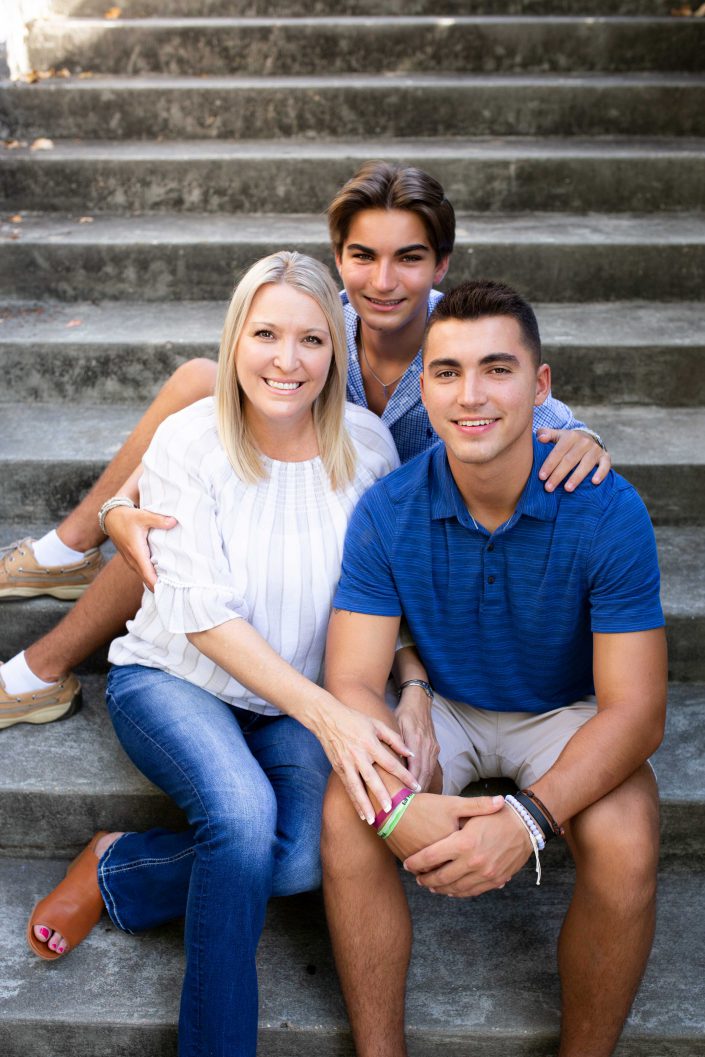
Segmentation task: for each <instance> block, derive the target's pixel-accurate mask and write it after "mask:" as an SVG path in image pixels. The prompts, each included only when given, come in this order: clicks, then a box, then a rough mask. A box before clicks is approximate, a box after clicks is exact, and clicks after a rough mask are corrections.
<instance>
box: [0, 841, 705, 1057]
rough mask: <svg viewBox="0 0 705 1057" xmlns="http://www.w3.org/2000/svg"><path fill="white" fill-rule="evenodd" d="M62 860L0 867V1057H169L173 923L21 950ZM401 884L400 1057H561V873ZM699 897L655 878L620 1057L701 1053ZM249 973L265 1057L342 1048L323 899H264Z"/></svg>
mask: <svg viewBox="0 0 705 1057" xmlns="http://www.w3.org/2000/svg"><path fill="white" fill-rule="evenodd" d="M85 836H88V834H86V835H85ZM65 865H66V864H65V862H63V861H58V860H56V859H53V860H50V861H46V862H38V861H36V860H34V861H31V860H29V861H28V860H24V859H6V860H2V861H0V892H1V893H2V896H1V897H0V899H1V900H2V902H1V903H0V906H2V916H3V920H4V922H5V932H6V939H5V944H4V953H3V957H2V962H3V976H4V979H5V981H6V984H5V987H4V988H3V993H2V996H0V1046H2V1052H3V1054H4V1055H5V1057H46V1054H47V1053H64V1052H72V1053H79V1054H91V1057H123V1055H124V1054H128V1053H129V1054H135V1053H139V1054H140V1057H173V1054H174V1053H175V1047H176V1020H177V1015H178V996H179V991H180V985H181V977H182V973H183V956H182V949H181V928H180V926H178V925H174V926H170V927H168V928H161V929H155V930H154V931H153V932H150V933H148V934H145V935H142V936H139V937H135V936H128V935H126V934H125V933H120V932H118V930H117V929H115V928H114V927H113V926H112V925H111V924H110V922H109V921H108V919H107V917H106V918H104V919H103V921H102V922H101V924H100V925H99V926H98V927H97V928H96V929H94V930H93V932H92V933H91V935H90V937H89V938H88V939H87V940H86V941H85V942H84V943H83V944H82V945H81V947H80V949H78V950H76V951H74V952H73V953H71V954H70V955H69V956H68V957H67V958H66V960H65V962H64V961H62V964H61V967H59V966H58V964H55V965H54V966H53V968H51V969H50V968H49V967H48V965H47V964H46V963H40V961H39V960H38V959H36V958H35V957H34V956H33V955H31V954H30V953H28V951H27V948H26V944H25V939H24V929H25V926H26V921H27V917H28V915H29V913H30V911H31V909H32V906H33V904H34V902H35V901H36V900H37V899H39V898H41V897H42V896H44V895H45V894H46V893H47V892H48V891H49V890H50V889H51V888H52V886H53V885H55V884H56V883H57V882H58V881H59V880H60V879H61V877H62V875H63V872H64V869H65ZM404 884H405V887H406V890H407V894H408V897H409V900H410V903H411V908H412V914H413V917H414V924H415V947H414V957H413V959H412V965H411V971H410V977H409V991H408V997H407V1009H406V1014H407V1017H406V1019H407V1030H408V1036H409V1054H410V1057H441V1055H442V1057H467V1054H468V1052H469V1050H468V1047H471V1050H472V1053H473V1054H474V1055H477V1057H529V1055H531V1057H548V1054H549V1053H555V1048H556V1042H557V1031H558V1008H559V994H558V983H557V979H556V970H555V944H556V939H557V934H558V929H559V927H560V922H561V920H562V918H563V915H564V913H565V910H566V907H567V905H568V901H569V898H570V891H571V886H572V874H571V872H570V871H569V870H566V869H564V870H560V869H555V870H553V871H548V870H547V871H546V873H545V874H544V880H543V881H542V884H541V887H540V888H537V887H536V886H535V885H534V884H533V882H532V874H531V872H530V871H529V870H528V869H525V870H524V871H523V872H522V873H521V874H519V875H518V876H517V878H516V879H515V880H514V881H512V884H511V887H510V886H507V888H505V889H504V890H502V891H497V892H491V893H488V894H486V895H484V896H482V898H481V900H480V901H478V900H467V901H466V900H448V899H441V898H440V897H433V896H431V895H429V894H428V893H425V892H422V891H421V890H420V889H419V887H418V885H416V884H414V883H413V881H412V880H411V879H410V878H409V877H408V876H405V877H404ZM703 898H705V883H704V881H703V876H702V874H698V873H696V872H693V873H692V874H690V875H688V874H685V873H681V872H673V871H666V872H664V873H663V875H662V877H661V881H660V899H659V905H658V924H657V930H656V939H655V944H654V949H653V952H652V955H651V960H650V963H649V966H648V968H647V971H646V975H645V978H644V981H643V983H642V985H641V989H640V992H639V995H638V996H637V999H636V1002H635V1005H634V1008H633V1011H632V1014H631V1016H630V1018H629V1021H628V1023H627V1026H626V1028H625V1032H624V1036H623V1039H622V1042H621V1043H620V1045H619V1048H618V1050H617V1051H616V1057H702V1055H703V1054H705V1043H703V1015H702V1010H703V1008H704V1005H705V984H704V983H703V974H702V973H693V974H690V973H684V972H683V962H684V959H687V962H688V964H695V965H699V964H700V963H701V962H702V957H703V955H702V938H701V932H700V930H698V929H694V928H693V907H696V906H698V905H702V901H703ZM258 969H259V981H260V1038H259V1046H258V1053H261V1054H262V1057H350V1055H351V1053H352V1044H351V1041H350V1038H349V1034H348V1028H347V1022H346V1019H345V1014H344V1008H343V1003H342V999H341V997H340V992H339V989H338V984H337V980H336V976H335V972H334V969H333V964H332V958H331V953H330V947H329V942H328V938H327V934H326V928H325V922H324V917H323V910H322V906H321V901H320V897H319V896H318V894H316V893H314V894H312V895H307V896H298V897H293V898H291V899H280V900H273V901H272V903H271V904H270V908H269V914H268V917H267V924H266V927H265V931H264V934H263V937H262V940H261V943H260V947H259V952H258ZM517 979H521V980H522V986H521V987H517V986H516V981H517ZM128 981H129V982H128Z"/></svg>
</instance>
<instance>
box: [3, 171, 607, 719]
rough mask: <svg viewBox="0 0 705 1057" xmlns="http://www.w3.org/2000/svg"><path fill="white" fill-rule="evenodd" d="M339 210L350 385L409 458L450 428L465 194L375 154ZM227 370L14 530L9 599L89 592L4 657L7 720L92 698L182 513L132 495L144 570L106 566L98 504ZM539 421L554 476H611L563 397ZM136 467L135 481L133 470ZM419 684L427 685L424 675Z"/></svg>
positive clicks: (155, 412)
mask: <svg viewBox="0 0 705 1057" xmlns="http://www.w3.org/2000/svg"><path fill="white" fill-rule="evenodd" d="M328 221H329V230H330V235H331V241H332V243H333V247H334V250H335V256H336V263H337V266H338V270H339V272H340V276H341V278H342V281H343V284H344V286H345V291H344V293H343V294H342V295H341V296H342V298H343V302H344V309H345V318H346V329H347V337H348V348H349V354H350V369H349V381H348V399H349V400H351V401H352V402H353V403H356V404H361V405H363V406H367V407H369V408H370V409H371V410H373V411H375V412H376V413H377V414H378V415H380V416H381V417H382V420H383V421H384V422H385V423H386V424H387V426H389V428H390V430H391V432H392V435H393V437H394V440H395V442H396V444H397V447H398V449H399V455H400V458H401V460H402V462H404V461H406V460H407V459H409V458H411V457H412V456H414V455H417V454H418V453H419V452H421V451H424V450H426V449H427V448H428V447H430V446H431V445H432V444H434V443H435V442H436V441H437V439H438V438H437V437H436V435H435V433H434V431H433V429H432V427H431V426H430V424H429V421H428V417H427V415H426V412H425V410H424V408H423V406H422V404H421V400H420V395H419V386H418V377H419V374H420V371H421V357H420V346H421V339H422V336H423V331H424V327H425V325H426V319H427V316H428V312H429V311H430V310H431V309H432V308H433V305H434V304H435V303H436V301H437V300H438V298H439V297H440V296H441V295H440V294H439V293H437V292H436V291H435V290H434V289H433V287H434V285H435V284H438V283H440V282H441V281H442V279H443V277H444V276H445V274H446V271H447V269H448V262H449V258H450V254H451V251H452V249H453V242H454V237H455V215H454V213H453V207H452V206H451V204H450V202H448V200H447V199H446V197H445V194H444V192H443V188H442V187H441V185H440V184H439V183H438V181H437V180H435V179H433V177H431V176H429V175H428V174H427V173H424V172H422V171H421V170H419V169H411V168H407V169H402V168H395V167H393V166H389V165H387V164H385V163H383V162H369V163H367V164H366V165H364V166H363V167H362V169H360V171H359V172H358V173H357V174H356V175H355V176H354V177H353V178H352V179H351V180H350V181H349V182H348V183H347V184H345V186H344V187H343V188H342V189H341V190H340V191H339V192H338V194H337V195H336V196H335V198H334V199H333V201H332V202H331V205H330V207H329V209H328ZM214 384H215V364H213V363H211V362H210V361H209V360H194V361H191V362H190V363H187V364H184V365H183V366H182V367H180V368H179V369H178V370H177V371H176V372H175V374H174V375H173V376H172V378H171V379H170V380H169V381H168V382H167V383H166V385H165V386H164V388H163V389H162V390H161V392H160V393H159V395H158V396H157V398H156V400H155V401H154V403H153V404H152V405H151V407H150V408H149V410H148V411H147V413H146V414H145V416H144V417H143V419H142V420H141V421H140V422H139V424H138V425H137V427H136V429H135V430H134V432H133V433H132V434H131V436H130V437H129V438H128V440H127V442H126V443H125V445H124V446H123V448H122V449H121V450H120V452H119V453H118V454H117V455H116V457H115V458H114V459H113V461H112V462H111V463H110V465H109V466H108V467H107V469H106V470H105V472H104V473H103V474H102V476H101V477H100V478H99V480H98V481H97V483H96V484H95V486H94V487H93V489H92V490H91V491H90V492H89V494H88V495H87V496H86V498H85V499H84V500H83V501H82V502H81V503H80V504H79V506H78V507H77V508H76V509H75V510H74V511H73V512H72V513H71V514H70V515H69V516H68V517H67V518H66V519H65V521H63V522H62V523H61V524H60V525H59V526H58V528H57V529H56V530H55V531H52V532H50V533H48V534H47V535H46V536H44V537H43V538H42V539H40V540H38V541H33V540H29V539H27V540H23V541H22V542H20V543H19V544H13V545H11V546H10V547H8V548H6V549H5V553H4V557H3V556H0V600H2V599H3V598H16V597H28V596H31V595H40V594H50V595H54V596H56V597H59V598H78V597H79V596H82V595H83V597H82V598H81V601H80V602H79V604H78V605H77V606H75V607H74V609H73V610H72V611H71V612H70V613H68V614H67V616H66V617H65V618H64V619H63V620H62V621H61V622H60V623H59V624H58V625H57V626H56V627H55V628H54V629H53V630H52V631H51V632H50V633H49V634H48V635H46V636H44V637H43V638H42V639H40V640H39V641H38V642H35V643H34V644H33V645H31V646H30V647H28V649H27V650H25V651H23V652H22V653H19V654H17V655H16V656H15V657H13V658H12V659H11V660H10V661H9V662H8V663H7V664H5V665H4V666H3V668H2V670H1V671H0V728H2V727H6V726H10V725H12V724H14V723H19V722H32V723H43V722H48V721H50V720H53V719H60V718H63V717H65V716H67V715H70V714H71V712H72V711H73V710H74V709H75V708H76V707H77V705H78V703H79V701H80V687H79V683H78V680H77V679H76V677H75V676H74V675H72V674H71V669H72V668H74V667H76V666H77V665H78V664H80V663H81V662H82V661H83V660H85V659H86V657H88V656H90V654H91V653H92V652H93V651H94V650H96V649H98V648H99V647H101V646H102V645H103V644H104V643H106V642H109V641H110V640H111V639H112V638H114V637H115V636H116V635H117V634H119V633H120V632H121V630H122V628H123V626H124V624H125V621H126V620H128V619H129V618H130V617H132V616H134V614H135V612H136V611H137V608H138V606H139V603H140V598H141V596H142V590H143V584H142V581H143V580H144V582H145V583H146V584H147V585H148V586H153V584H154V581H155V576H154V569H153V568H152V566H151V564H150V561H149V550H148V547H147V542H146V537H147V530H148V529H149V528H152V527H161V528H164V527H169V525H170V524H171V522H170V521H169V519H165V518H163V517H160V516H158V515H155V514H151V513H149V512H148V511H139V512H133V511H130V510H129V509H126V508H125V507H122V508H117V509H113V510H111V511H110V512H109V515H108V519H109V522H110V528H111V531H112V532H113V533H114V535H115V539H116V542H117V544H118V546H119V547H120V548H121V549H123V548H124V551H125V554H126V556H127V555H128V554H130V553H131V554H132V557H129V558H128V560H129V562H130V564H131V565H132V566H133V568H134V570H135V572H131V571H130V569H128V568H127V567H126V564H125V562H124V561H123V560H120V559H115V560H113V561H111V562H110V563H109V564H108V565H107V567H105V568H102V566H103V562H102V558H101V555H100V552H99V550H98V549H97V548H98V546H99V545H100V544H101V543H102V542H103V540H104V538H105V536H104V533H103V532H102V528H103V527H104V526H103V524H102V523H101V525H100V526H99V524H98V512H99V510H100V509H101V506H102V504H103V503H104V502H105V501H106V500H107V499H108V498H109V497H111V496H113V495H114V494H115V493H116V492H122V493H123V494H124V495H127V496H128V497H132V498H133V499H136V498H137V479H138V476H139V470H138V469H137V468H138V467H139V464H140V460H141V458H142V455H143V454H144V451H145V450H146V448H147V446H148V444H149V441H150V440H151V437H152V435H153V433H154V431H155V429H156V428H157V426H158V425H159V423H160V422H161V421H163V420H164V419H165V418H166V417H167V416H168V415H170V414H172V413H173V412H174V411H177V410H179V409H180V408H181V407H184V406H186V405H187V404H189V403H192V402H194V401H196V400H199V399H201V398H202V397H204V396H208V395H211V394H212V392H213V387H214ZM535 425H536V427H537V428H540V429H541V433H540V436H541V439H542V440H545V441H550V442H553V444H554V447H553V448H552V449H551V452H550V455H549V457H548V459H547V461H546V465H545V470H546V487H547V488H548V489H552V488H554V487H555V486H556V485H557V484H558V483H559V482H560V481H562V480H563V479H564V478H565V477H566V475H567V474H569V473H571V471H572V472H573V473H572V477H571V480H570V483H569V486H570V487H574V486H575V485H576V484H577V483H578V482H579V481H581V480H582V479H583V478H584V477H585V476H586V475H587V474H588V473H589V472H590V471H591V470H593V468H595V467H597V468H596V470H595V473H594V474H593V477H592V481H593V483H595V484H598V483H599V482H600V481H601V480H602V479H604V477H605V475H606V473H607V472H608V470H609V466H610V460H609V456H608V455H607V453H606V452H605V451H604V450H603V449H602V448H601V446H600V444H601V442H600V441H599V438H596V436H595V435H594V434H591V433H590V432H589V431H587V432H586V427H585V426H584V425H583V424H582V423H580V422H577V421H576V420H575V418H574V417H573V415H572V413H571V411H570V409H569V408H567V407H566V406H565V405H564V404H561V403H560V401H557V400H553V399H552V398H548V399H547V401H546V404H545V406H544V407H543V408H541V409H537V416H536V423H535ZM559 431H562V432H559ZM130 475H131V476H130ZM128 477H129V482H128V484H123V482H125V480H126V478H128ZM128 501H129V500H128ZM0 555H1V552H0ZM101 570H102V571H101ZM98 574H99V575H98ZM89 586H90V590H88V591H87V592H86V593H85V595H84V591H86V588H88V587H89ZM411 693H412V694H418V688H416V687H415V688H414V689H413V690H412V691H411Z"/></svg>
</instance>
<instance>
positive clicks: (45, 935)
mask: <svg viewBox="0 0 705 1057" xmlns="http://www.w3.org/2000/svg"><path fill="white" fill-rule="evenodd" d="M121 836H122V832H120V833H106V834H105V836H103V837H101V838H100V840H99V841H98V843H97V844H96V846H95V848H94V851H95V857H96V862H97V861H98V859H100V857H101V856H102V855H104V854H105V852H106V851H107V850H108V848H109V847H110V845H111V844H114V842H115V841H116V840H117V839H118V837H121ZM33 932H34V935H35V937H36V938H37V939H38V940H39V942H40V943H46V945H47V947H48V948H49V950H50V951H55V952H56V953H57V954H66V953H67V952H68V951H69V949H70V946H69V942H68V940H66V939H65V938H64V937H63V936H62V935H61V933H59V932H52V930H51V929H50V928H49V927H48V926H47V925H35V926H34V929H33Z"/></svg>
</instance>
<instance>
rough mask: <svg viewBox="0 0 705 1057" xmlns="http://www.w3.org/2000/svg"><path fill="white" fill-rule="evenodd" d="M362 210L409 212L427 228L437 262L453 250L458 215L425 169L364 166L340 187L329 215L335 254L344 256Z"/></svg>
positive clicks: (382, 164) (371, 163)
mask: <svg viewBox="0 0 705 1057" xmlns="http://www.w3.org/2000/svg"><path fill="white" fill-rule="evenodd" d="M363 209H408V210H409V212H411V213H416V215H417V216H418V217H419V219H420V220H421V221H422V223H423V225H424V227H425V228H426V233H427V235H428V238H429V241H430V243H431V246H432V248H433V250H434V253H435V254H436V260H437V261H440V260H441V259H442V258H443V257H447V256H448V254H449V253H451V252H452V250H453V244H454V242H455V211H454V209H453V207H452V205H451V204H450V202H449V201H448V199H447V198H446V196H445V191H444V190H443V187H442V186H441V184H440V183H439V182H438V180H435V179H434V178H433V176H429V174H428V173H427V172H424V171H423V169H415V168H413V167H410V168H403V167H402V166H401V165H389V164H388V162H384V161H368V162H365V164H364V165H363V166H362V168H360V169H358V171H357V172H356V173H355V175H354V176H353V177H352V178H351V179H350V180H348V182H347V183H346V184H344V185H343V187H341V189H340V190H339V191H338V193H337V194H336V195H335V197H334V198H333V201H332V202H331V203H330V205H329V206H328V209H327V211H326V212H327V216H328V231H329V232H330V239H331V242H332V243H333V248H334V250H335V252H336V253H338V254H340V253H342V251H343V246H344V245H345V240H346V239H347V237H348V232H349V231H350V225H351V223H352V220H353V217H354V216H355V215H356V214H357V213H359V212H361V211H362V210H363Z"/></svg>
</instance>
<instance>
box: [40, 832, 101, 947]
mask: <svg viewBox="0 0 705 1057" xmlns="http://www.w3.org/2000/svg"><path fill="white" fill-rule="evenodd" d="M107 833H108V830H101V831H100V832H99V833H96V835H95V837H94V838H93V840H92V841H91V842H90V844H89V845H88V846H87V847H86V848H84V849H83V851H82V852H81V854H80V855H78V856H77V857H76V858H75V859H74V860H73V862H72V863H71V865H70V866H69V868H68V869H67V871H66V877H64V879H63V881H61V882H60V883H59V884H58V885H57V886H56V888H55V889H54V891H53V892H50V893H49V895H48V896H46V898H45V899H41V900H40V901H39V902H38V903H37V905H36V907H35V908H34V910H33V911H32V915H31V917H30V919H29V924H28V925H27V943H28V944H29V946H30V948H31V949H32V950H33V951H34V953H35V954H36V955H38V956H39V957H40V958H44V960H45V961H48V962H53V961H54V960H55V959H56V958H61V957H63V955H61V954H59V953H58V951H52V950H49V947H48V946H47V944H46V943H42V941H41V940H38V939H37V937H36V936H35V935H34V926H35V925H46V927H47V928H48V929H51V930H52V932H58V933H59V934H60V935H61V936H63V937H64V938H65V939H67V940H68V942H69V944H70V948H69V949H70V950H73V949H74V947H77V946H78V944H79V943H80V942H81V940H84V939H85V938H86V936H87V935H88V933H89V932H90V931H91V929H92V928H93V926H94V925H97V924H98V922H99V921H100V916H101V914H102V913H103V910H104V904H103V897H102V895H101V893H100V888H99V887H98V859H97V858H96V855H95V850H94V849H95V846H96V844H97V843H98V841H99V840H100V838H101V837H105V836H106V834H107Z"/></svg>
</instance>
